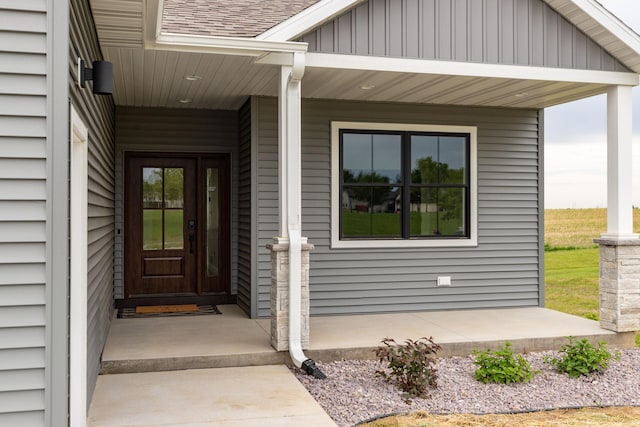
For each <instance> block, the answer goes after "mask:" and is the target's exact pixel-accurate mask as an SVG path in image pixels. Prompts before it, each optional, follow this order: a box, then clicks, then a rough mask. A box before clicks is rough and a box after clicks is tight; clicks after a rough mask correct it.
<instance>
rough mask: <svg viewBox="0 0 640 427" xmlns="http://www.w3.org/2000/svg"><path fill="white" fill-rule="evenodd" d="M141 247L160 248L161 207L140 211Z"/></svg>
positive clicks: (145, 248) (147, 249) (147, 248)
mask: <svg viewBox="0 0 640 427" xmlns="http://www.w3.org/2000/svg"><path fill="white" fill-rule="evenodd" d="M142 249H144V250H145V251H149V250H158V249H162V209H144V210H143V211H142Z"/></svg>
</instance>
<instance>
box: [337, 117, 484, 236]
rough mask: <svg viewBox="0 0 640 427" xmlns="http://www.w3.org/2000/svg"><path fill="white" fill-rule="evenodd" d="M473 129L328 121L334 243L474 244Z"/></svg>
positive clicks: (474, 154) (466, 127)
mask: <svg viewBox="0 0 640 427" xmlns="http://www.w3.org/2000/svg"><path fill="white" fill-rule="evenodd" d="M475 169H476V128H475V127H468V126H426V125H399V124H375V123H342V122H334V123H333V124H332V246H333V247H394V246H395V247H405V246H473V245H476V244H477V237H476V223H477V221H476V183H475V181H476V178H475Z"/></svg>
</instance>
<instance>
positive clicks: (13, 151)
mask: <svg viewBox="0 0 640 427" xmlns="http://www.w3.org/2000/svg"><path fill="white" fill-rule="evenodd" d="M21 3H22V2H11V4H9V3H7V2H2V3H0V32H1V34H2V36H1V37H0V425H3V426H5V425H6V426H10V425H12V426H38V425H44V417H45V365H46V362H45V360H46V359H45V357H46V356H45V354H46V352H45V348H46V338H45V325H46V317H45V312H46V289H45V283H46V281H47V279H46V273H45V263H46V240H47V231H46V221H47V213H46V200H47V188H46V186H47V181H46V180H47V160H46V158H47V141H46V135H47V96H46V95H47V72H48V67H47V10H46V5H45V4H44V2H38V3H35V2H30V3H32V4H25V5H23V4H21Z"/></svg>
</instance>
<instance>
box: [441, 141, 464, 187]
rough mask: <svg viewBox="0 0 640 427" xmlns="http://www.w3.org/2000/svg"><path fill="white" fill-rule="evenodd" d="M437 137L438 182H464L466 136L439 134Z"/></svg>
mask: <svg viewBox="0 0 640 427" xmlns="http://www.w3.org/2000/svg"><path fill="white" fill-rule="evenodd" d="M438 139H439V144H438V147H439V159H438V161H439V163H440V181H439V182H440V184H465V180H466V173H465V168H466V164H467V159H466V145H467V141H466V138H464V137H460V136H440V137H439V138H438Z"/></svg>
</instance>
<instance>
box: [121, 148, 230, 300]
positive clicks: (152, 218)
mask: <svg viewBox="0 0 640 427" xmlns="http://www.w3.org/2000/svg"><path fill="white" fill-rule="evenodd" d="M228 169H229V168H228V156H205V155H190V154H184V155H171V156H168V155H155V156H152V155H149V154H148V153H128V154H127V155H126V156H125V180H124V182H125V191H124V193H125V200H124V201H125V203H124V211H125V212H124V214H125V227H124V230H125V236H124V237H125V238H124V240H125V254H124V259H125V278H124V279H125V280H124V282H125V298H126V299H125V304H124V305H144V304H156V303H158V304H168V303H187V302H190V303H208V302H214V303H215V302H224V301H223V300H220V298H218V299H217V301H216V298H215V296H221V295H222V296H225V295H228V294H229V235H230V233H229V220H228V217H229V191H228V180H229V176H228V175H229V173H228Z"/></svg>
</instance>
